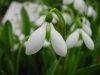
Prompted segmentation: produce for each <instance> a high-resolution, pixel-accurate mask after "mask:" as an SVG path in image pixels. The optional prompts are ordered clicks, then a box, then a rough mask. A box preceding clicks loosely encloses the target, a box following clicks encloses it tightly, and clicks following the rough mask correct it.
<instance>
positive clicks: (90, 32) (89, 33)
mask: <svg viewBox="0 0 100 75" xmlns="http://www.w3.org/2000/svg"><path fill="white" fill-rule="evenodd" d="M83 30H84V32H86V33H87V34H88V35H89V36H91V35H92V31H91V28H90V27H89V26H87V25H83Z"/></svg>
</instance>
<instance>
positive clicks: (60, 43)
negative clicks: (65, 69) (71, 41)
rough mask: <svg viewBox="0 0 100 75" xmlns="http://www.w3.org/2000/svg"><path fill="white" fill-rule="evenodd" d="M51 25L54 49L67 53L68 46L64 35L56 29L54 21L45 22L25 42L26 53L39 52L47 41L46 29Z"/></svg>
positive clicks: (57, 51) (58, 52) (60, 52)
mask: <svg viewBox="0 0 100 75" xmlns="http://www.w3.org/2000/svg"><path fill="white" fill-rule="evenodd" d="M48 26H49V27H50V33H51V34H50V36H51V39H50V40H51V43H52V46H53V48H54V51H55V52H56V53H57V54H58V55H60V56H65V55H66V53H67V46H66V43H65V41H64V39H63V38H62V36H61V35H60V34H59V33H58V32H57V31H56V30H55V28H54V27H53V25H52V23H45V24H43V25H42V26H41V27H40V28H39V29H37V30H36V31H35V32H33V33H32V34H31V36H30V37H29V39H28V41H27V42H26V43H25V46H26V54H27V55H31V54H34V53H36V52H38V51H39V50H40V49H41V48H42V47H43V45H44V43H45V37H46V31H47V28H48Z"/></svg>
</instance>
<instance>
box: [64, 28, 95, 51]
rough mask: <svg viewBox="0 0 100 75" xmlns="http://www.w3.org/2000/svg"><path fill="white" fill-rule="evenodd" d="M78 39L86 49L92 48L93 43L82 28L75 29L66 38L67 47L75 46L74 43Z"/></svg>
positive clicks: (77, 41)
mask: <svg viewBox="0 0 100 75" xmlns="http://www.w3.org/2000/svg"><path fill="white" fill-rule="evenodd" d="M80 37H81V38H80ZM79 40H83V42H84V43H85V45H86V47H87V48H88V49H90V50H93V49H94V43H93V41H92V39H91V38H90V36H89V35H87V34H86V33H85V32H84V31H83V30H82V29H77V30H76V31H75V32H73V33H72V34H71V35H70V36H69V37H68V38H67V40H66V43H67V47H68V48H72V47H76V44H77V43H79ZM81 43H82V42H81Z"/></svg>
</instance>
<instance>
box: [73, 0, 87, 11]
mask: <svg viewBox="0 0 100 75" xmlns="http://www.w3.org/2000/svg"><path fill="white" fill-rule="evenodd" d="M74 8H75V9H76V10H78V11H79V12H80V13H83V12H85V13H86V11H87V5H86V4H85V2H84V0H74Z"/></svg>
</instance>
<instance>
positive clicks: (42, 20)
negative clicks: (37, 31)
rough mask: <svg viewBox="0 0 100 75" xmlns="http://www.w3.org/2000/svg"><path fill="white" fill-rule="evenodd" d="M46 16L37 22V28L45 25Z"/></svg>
mask: <svg viewBox="0 0 100 75" xmlns="http://www.w3.org/2000/svg"><path fill="white" fill-rule="evenodd" d="M45 17H46V16H45V15H44V16H41V17H40V18H39V19H38V20H37V21H36V25H37V26H41V25H42V24H43V23H44V21H45Z"/></svg>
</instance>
